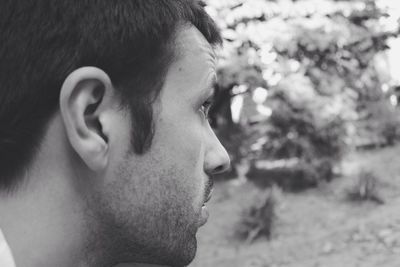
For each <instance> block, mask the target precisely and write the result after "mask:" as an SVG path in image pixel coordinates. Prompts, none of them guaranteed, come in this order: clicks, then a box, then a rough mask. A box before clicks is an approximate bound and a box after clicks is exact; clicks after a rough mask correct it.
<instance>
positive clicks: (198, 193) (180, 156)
mask: <svg viewBox="0 0 400 267" xmlns="http://www.w3.org/2000/svg"><path fill="white" fill-rule="evenodd" d="M198 124H199V125H200V123H198ZM158 125H159V128H158V129H157V130H158V132H157V131H156V136H155V140H154V141H155V142H154V148H155V149H158V150H159V152H158V153H156V154H158V155H162V159H160V162H164V163H166V164H167V165H169V166H175V167H173V168H176V169H178V170H179V175H176V176H175V177H169V178H168V179H177V181H176V186H177V187H179V188H180V190H185V191H187V192H189V193H190V195H191V197H192V199H193V204H194V206H195V207H197V206H198V204H199V203H200V202H201V201H202V197H203V192H204V185H205V183H206V181H205V180H204V178H205V174H204V171H203V170H204V154H205V153H204V152H205V149H204V148H205V146H204V142H203V140H204V138H203V132H204V130H203V129H202V128H201V127H199V126H198V125H197V124H196V121H193V119H192V120H186V119H185V118H184V117H183V118H182V119H181V120H179V121H178V122H177V123H175V124H172V123H170V124H163V123H162V122H161V123H159V124H158Z"/></svg>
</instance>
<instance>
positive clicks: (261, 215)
mask: <svg viewBox="0 0 400 267" xmlns="http://www.w3.org/2000/svg"><path fill="white" fill-rule="evenodd" d="M278 194H279V189H278V188H277V187H272V188H270V189H267V190H264V191H260V192H259V193H258V194H257V195H256V196H255V199H254V202H253V203H252V204H251V206H250V207H248V208H247V209H245V210H244V211H243V213H242V220H241V221H240V224H239V227H238V231H237V233H238V236H239V238H240V239H243V240H245V241H246V243H251V242H253V241H254V240H255V239H257V238H259V237H266V238H267V239H270V238H271V236H272V231H273V227H274V224H275V221H276V219H277V214H276V207H277V200H278V197H277V195H278Z"/></svg>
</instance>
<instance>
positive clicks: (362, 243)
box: [190, 146, 400, 267]
mask: <svg viewBox="0 0 400 267" xmlns="http://www.w3.org/2000/svg"><path fill="white" fill-rule="evenodd" d="M399 162H400V146H395V147H391V148H384V149H380V150H374V151H358V152H352V153H349V154H348V155H347V156H346V157H345V159H344V160H343V163H342V167H341V169H342V173H343V175H342V177H339V178H337V179H335V180H334V181H333V182H331V183H328V184H323V185H321V186H319V187H318V188H314V189H309V190H307V191H305V192H302V193H296V194H293V193H281V194H280V195H279V196H278V202H277V203H278V205H277V210H276V214H277V220H276V223H275V227H274V228H273V235H272V238H271V240H267V239H266V238H259V239H257V240H255V241H254V242H252V243H246V242H243V241H240V240H239V239H238V238H237V236H236V234H235V233H236V232H237V229H238V227H239V225H240V224H239V222H240V220H241V218H242V216H243V215H242V214H243V213H242V212H243V210H244V209H246V207H248V206H249V205H250V204H251V203H252V201H254V200H253V197H254V195H255V194H257V192H259V189H257V188H256V187H255V186H253V185H252V184H250V183H247V182H245V183H243V182H242V183H240V182H238V180H234V181H228V182H219V183H217V184H216V188H215V190H214V193H213V198H212V200H211V202H210V203H209V204H208V206H209V210H210V214H211V216H210V219H209V222H208V223H207V224H206V225H205V226H204V227H203V228H201V229H200V231H199V233H198V241H199V248H198V253H197V256H196V259H195V260H194V262H193V263H192V264H191V265H190V267H250V266H252V267H357V266H360V267H361V266H362V267H376V266H383V267H397V266H400V164H399ZM360 170H367V171H368V170H370V171H373V172H374V173H375V174H376V176H377V177H378V183H377V186H376V188H377V192H378V194H379V196H380V197H381V198H382V200H383V201H384V204H378V203H375V202H372V201H364V202H352V201H350V200H348V199H347V195H348V194H347V192H348V190H350V189H351V188H354V185H355V184H356V181H357V179H358V175H357V173H358V172H359V171H360Z"/></svg>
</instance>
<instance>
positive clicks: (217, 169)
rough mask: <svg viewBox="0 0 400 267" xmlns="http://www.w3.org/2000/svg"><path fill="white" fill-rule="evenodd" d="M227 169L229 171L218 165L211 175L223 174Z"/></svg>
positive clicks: (226, 167) (225, 167)
mask: <svg viewBox="0 0 400 267" xmlns="http://www.w3.org/2000/svg"><path fill="white" fill-rule="evenodd" d="M228 169H229V167H228V166H225V165H219V166H218V167H216V168H215V169H214V171H213V173H214V174H218V173H221V172H225V171H227V170H228Z"/></svg>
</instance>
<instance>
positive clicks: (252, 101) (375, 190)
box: [190, 0, 400, 267]
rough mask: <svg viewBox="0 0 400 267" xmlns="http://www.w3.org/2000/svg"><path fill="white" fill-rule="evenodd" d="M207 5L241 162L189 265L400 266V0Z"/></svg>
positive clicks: (218, 188)
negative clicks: (218, 34) (217, 35)
mask: <svg viewBox="0 0 400 267" xmlns="http://www.w3.org/2000/svg"><path fill="white" fill-rule="evenodd" d="M205 4H206V9H207V12H208V13H209V14H210V15H211V16H212V17H213V18H214V19H215V20H216V22H217V23H218V25H219V27H220V28H221V29H222V35H223V38H224V47H223V48H222V49H221V51H219V54H220V60H219V67H218V77H219V83H218V86H217V94H216V96H215V99H214V101H215V104H214V107H213V108H212V110H211V115H210V122H211V124H212V126H213V127H214V129H215V132H216V133H217V135H218V136H219V138H220V139H221V141H222V143H223V144H224V146H225V147H226V149H227V150H228V152H229V154H230V157H231V160H232V169H231V171H230V172H229V173H226V174H224V175H220V176H218V177H216V178H215V180H216V185H215V190H214V193H213V198H212V200H211V201H210V203H209V204H208V206H209V210H210V213H211V217H210V219H209V222H208V223H207V224H206V225H205V226H204V227H203V228H201V230H200V231H199V234H198V240H199V247H198V254H197V257H196V259H195V261H194V262H193V263H192V264H191V265H190V266H191V267H208V266H210V267H220V266H221V267H225V266H226V267H228V266H229V267H247V266H260V267H280V266H282V267H283V266H287V267H289V266H290V267H292V266H293V267H294V266H296V267H302V266H304V267H314V266H315V267H317V266H321V267H347V266H348V267H356V266H363V267H376V266H388V267H391V266H393V267H396V266H400V142H399V140H400V107H399V106H398V105H399V99H400V39H399V33H400V32H399V18H400V2H399V1H396V0H393V1H390V0H388V1H385V0H376V1H373V0H354V1H344V0H297V1H296V0H274V1H272V0H208V1H205Z"/></svg>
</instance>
